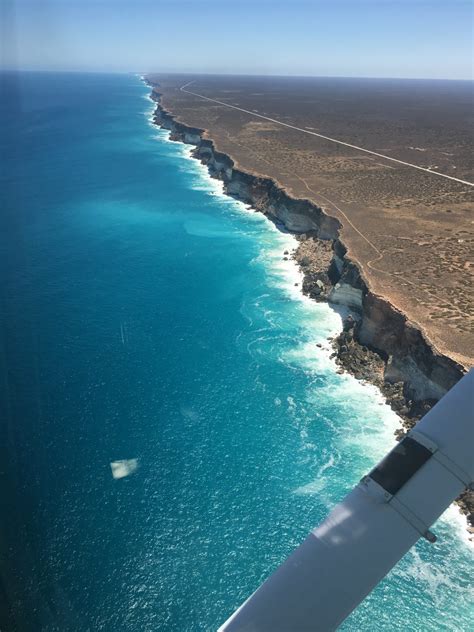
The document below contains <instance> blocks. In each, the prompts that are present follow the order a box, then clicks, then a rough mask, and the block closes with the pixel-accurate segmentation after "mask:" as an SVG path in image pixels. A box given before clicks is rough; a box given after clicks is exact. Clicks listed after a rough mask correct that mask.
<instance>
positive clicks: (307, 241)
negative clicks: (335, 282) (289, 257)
mask: <svg viewBox="0 0 474 632" xmlns="http://www.w3.org/2000/svg"><path fill="white" fill-rule="evenodd" d="M294 259H295V261H296V262H297V263H298V264H299V266H300V268H301V271H302V272H303V286H302V289H303V294H306V296H309V297H310V298H313V299H315V300H317V301H326V300H327V297H328V295H329V292H330V291H331V289H332V283H331V280H330V278H329V275H328V270H329V269H330V266H331V262H332V259H333V249H332V242H330V241H323V240H322V239H318V238H316V237H314V236H311V235H302V236H299V244H298V248H297V249H296V251H295V254H294Z"/></svg>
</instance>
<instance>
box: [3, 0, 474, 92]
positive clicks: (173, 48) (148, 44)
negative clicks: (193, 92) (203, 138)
mask: <svg viewBox="0 0 474 632" xmlns="http://www.w3.org/2000/svg"><path fill="white" fill-rule="evenodd" d="M0 4H1V9H0V20H1V23H2V25H3V26H2V27H1V32H0V38H1V40H2V43H1V45H0V46H1V50H0V53H1V58H2V62H1V63H2V66H3V67H8V68H29V69H58V70H98V71H102V70H105V71H109V70H112V71H122V70H125V71H137V72H144V71H151V70H156V71H170V72H210V73H245V74H290V75H324V76H327V75H329V76H366V77H427V78H449V79H470V78H472V68H473V57H472V55H473V47H472V35H473V5H472V3H471V2H470V1H466V0H294V1H291V0H286V1H285V2H283V1H280V0H252V1H248V0H188V1H184V0H0Z"/></svg>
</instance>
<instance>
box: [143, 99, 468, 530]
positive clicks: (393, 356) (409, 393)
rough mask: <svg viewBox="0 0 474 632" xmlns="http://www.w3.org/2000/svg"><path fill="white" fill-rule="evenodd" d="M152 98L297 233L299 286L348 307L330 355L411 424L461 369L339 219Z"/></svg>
mask: <svg viewBox="0 0 474 632" xmlns="http://www.w3.org/2000/svg"><path fill="white" fill-rule="evenodd" d="M152 98H153V99H154V101H156V103H157V107H156V111H155V114H154V122H155V123H156V124H157V125H159V126H160V127H162V128H164V129H167V130H169V131H170V132H171V135H170V138H171V140H176V141H180V142H183V143H187V144H190V145H193V146H194V147H195V149H194V150H193V155H194V157H195V158H196V159H198V160H200V161H201V162H202V163H203V164H205V165H207V168H208V170H209V173H210V175H211V176H212V177H215V178H218V179H220V180H222V181H223V184H224V190H225V191H226V193H227V194H228V195H231V196H233V197H234V198H236V199H238V200H241V201H243V202H245V203H247V204H250V205H251V206H252V207H253V208H254V209H255V210H257V211H260V212H261V213H264V214H265V215H266V216H267V217H269V218H270V219H271V220H272V221H273V222H274V223H275V224H276V225H277V226H278V227H280V228H281V229H282V230H286V231H288V232H291V233H294V234H295V235H296V236H297V238H298V240H299V242H300V245H299V247H298V248H297V250H296V252H295V254H294V257H295V259H296V261H297V262H298V263H299V265H300V267H301V270H302V272H303V275H304V281H303V288H302V289H303V292H304V293H305V294H307V295H309V296H311V297H312V298H314V299H315V300H318V301H321V300H322V301H327V302H329V303H332V304H336V305H342V306H344V307H347V308H349V309H350V311H351V315H350V316H349V317H348V318H347V319H346V320H345V322H344V326H343V331H342V332H341V334H340V335H339V336H338V337H337V338H336V339H335V340H334V341H333V346H334V353H333V356H332V357H334V359H335V360H336V362H338V364H340V365H341V366H342V367H343V368H344V369H345V370H347V371H349V372H350V373H352V374H353V375H355V377H357V378H358V379H362V380H366V381H369V382H371V383H373V384H376V385H377V386H378V387H379V388H380V389H381V391H382V393H383V394H384V396H385V397H386V399H387V403H388V404H389V405H390V406H391V407H392V409H393V410H394V411H395V412H397V414H398V415H399V416H400V418H401V420H402V423H403V425H404V427H405V428H407V429H408V428H411V427H412V426H413V425H414V424H415V423H416V422H417V421H418V419H420V418H421V417H422V416H423V415H424V414H426V412H428V410H429V409H430V408H431V407H432V406H433V405H434V404H435V403H436V402H437V401H438V400H439V399H440V398H441V397H443V395H444V394H445V393H446V392H447V391H448V390H449V389H450V388H452V386H454V384H455V383H456V382H457V381H458V380H459V379H461V377H462V376H463V374H464V373H465V370H464V368H463V367H462V366H461V365H460V364H458V363H457V362H455V361H454V360H452V359H451V358H449V357H447V356H445V355H442V354H440V353H439V352H438V351H437V350H436V349H435V347H434V346H433V345H432V343H431V342H430V341H429V340H428V339H427V338H426V336H425V335H424V334H423V332H422V331H421V330H420V328H418V327H417V326H416V325H415V324H414V323H412V322H410V321H408V319H407V318H406V316H405V315H404V314H403V313H402V312H401V311H399V310H398V309H396V308H395V307H394V306H393V305H392V304H391V303H390V302H388V301H387V300H385V299H383V298H382V297H380V296H378V295H376V294H374V293H373V292H372V291H371V289H370V287H369V286H368V283H367V281H366V279H365V278H364V276H363V274H362V273H361V270H360V268H359V266H358V265H357V263H356V262H354V261H352V260H351V259H350V257H349V256H348V254H347V248H346V246H345V245H344V243H343V241H342V239H341V236H340V233H341V228H342V225H341V223H340V222H339V220H337V219H336V218H334V217H330V216H328V215H326V213H325V212H324V211H323V210H322V209H321V208H320V207H318V206H317V205H316V204H314V203H313V202H311V201H309V200H305V199H295V198H293V197H291V196H290V195H288V193H287V192H286V191H284V190H283V189H282V188H280V187H279V186H278V185H277V184H276V183H275V182H274V181H273V180H272V179H270V178H264V177H261V176H258V175H254V174H250V173H245V172H243V171H241V170H240V169H238V168H236V167H235V165H234V162H233V161H232V159H231V158H230V157H229V156H227V155H226V154H223V153H221V152H219V151H217V150H216V149H215V147H214V144H213V142H212V141H211V140H209V139H207V138H203V135H204V133H205V130H202V129H198V128H194V127H190V126H188V125H185V124H184V123H181V122H179V121H176V120H175V118H174V117H173V115H172V114H170V113H169V112H167V111H166V110H165V109H164V108H163V106H162V105H161V104H160V94H159V92H157V91H156V90H155V89H153V92H152ZM447 423H449V420H447ZM398 435H399V436H402V435H403V431H402V430H400V431H399V432H398ZM458 504H459V506H460V508H461V511H462V512H463V513H464V514H466V515H467V518H468V521H469V523H470V525H471V526H470V529H469V530H470V531H471V532H474V493H473V492H470V491H467V490H466V491H465V492H464V493H463V494H462V495H461V497H460V498H459V499H458Z"/></svg>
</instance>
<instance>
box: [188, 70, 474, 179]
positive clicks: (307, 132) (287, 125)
mask: <svg viewBox="0 0 474 632" xmlns="http://www.w3.org/2000/svg"><path fill="white" fill-rule="evenodd" d="M193 83H194V80H193V81H188V83H185V84H184V85H183V86H181V88H180V90H181V92H186V93H187V94H192V95H193V96H195V97H199V98H200V99H204V100H205V101H211V102H212V103H217V104H218V105H223V106H224V107H226V108H231V109H232V110H239V112H245V114H250V115H251V116H256V117H257V118H261V119H265V120H266V121H270V122H272V123H276V124H277V125H282V126H283V127H289V128H290V129H295V130H296V131H297V132H303V133H304V134H310V136H317V137H318V138H323V139H324V140H328V141H330V142H331V143H336V144H338V145H344V146H345V147H350V148H351V149H356V150H358V151H363V152H365V153H366V154H371V155H372V156H377V157H378V158H383V159H384V160H390V161H391V162H396V163H398V164H400V165H404V166H405V167H412V168H413V169H418V170H419V171H425V172H426V173H429V174H431V175H432V176H438V177H439V178H447V179H448V180H454V181H455V182H460V183H461V184H465V185H467V186H469V187H474V182H468V181H467V180H461V179H460V178H455V177H454V176H448V175H447V174H445V173H439V171H433V170H432V169H428V168H427V167H420V166H419V165H414V164H412V163H411V162H405V161H404V160H399V159H398V158H393V157H392V156H385V155H384V154H379V153H378V152H376V151H372V150H371V149H366V148H365V147H358V146H357V145H351V144H350V143H346V142H344V141H342V140H337V138H331V137H330V136H324V135H323V134H318V133H317V132H311V131H309V130H307V129H303V128H302V127H296V125H290V124H289V123H284V122H283V121H278V120H277V119H273V118H270V117H269V116H264V115H263V114H258V113H257V112H252V110H245V109H244V108H239V107H238V106H237V105H231V104H230V103H225V102H224V101H218V100H217V99H211V98H210V97H205V96H204V95H202V94H198V93H197V92H192V91H191V90H187V89H186V88H187V87H188V86H190V85H191V84H193Z"/></svg>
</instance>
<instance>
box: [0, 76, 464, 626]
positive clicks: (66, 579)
mask: <svg viewBox="0 0 474 632" xmlns="http://www.w3.org/2000/svg"><path fill="white" fill-rule="evenodd" d="M1 85H2V105H1V110H2V122H3V132H2V137H1V150H2V153H1V155H2V156H3V157H4V158H6V160H3V161H2V162H3V165H2V170H1V198H2V214H1V233H0V253H1V262H0V263H1V272H0V273H1V275H2V279H1V313H0V318H1V338H0V340H1V347H0V374H1V380H0V393H1V402H2V410H3V411H4V412H3V413H2V420H1V421H0V424H1V425H0V428H1V445H0V450H1V451H0V457H1V458H0V463H1V469H0V471H1V477H0V485H1V488H0V491H1V498H2V500H1V503H2V504H1V513H2V521H1V524H0V573H1V575H0V577H1V585H0V604H1V605H2V613H1V615H0V623H1V622H2V621H3V622H4V624H3V627H1V626H0V627H1V629H2V631H3V630H9V629H19V630H21V631H22V632H24V631H26V632H29V631H30V630H31V631H35V632H36V631H38V630H44V631H48V632H49V631H61V632H66V631H69V630H71V631H74V632H82V631H86V630H87V631H89V630H91V631H97V630H104V631H109V630H110V631H112V630H117V629H118V630H124V631H125V630H126V631H135V630H143V631H145V630H146V631H152V630H153V631H156V630H163V631H173V632H174V631H176V632H178V631H179V632H184V631H201V630H205V631H208V630H209V631H211V630H215V629H216V628H217V627H218V625H219V624H220V623H222V622H223V621H224V620H225V619H226V618H227V617H228V616H229V615H230V614H231V613H232V612H233V610H234V609H235V608H236V607H237V606H239V605H240V604H241V602H242V601H243V600H244V599H245V598H246V597H247V596H248V595H249V594H250V593H251V592H253V591H254V590H255V589H256V588H257V586H258V585H259V584H260V583H261V582H262V581H263V580H264V579H265V577H267V576H268V574H269V573H270V572H271V571H272V570H273V569H274V568H276V567H277V566H278V565H279V564H280V563H281V562H282V561H283V560H284V559H285V557H286V556H287V555H288V554H289V553H290V552H291V551H292V550H293V549H294V548H295V547H296V546H297V545H298V544H299V543H300V542H301V541H302V540H303V539H304V537H305V536H306V534H307V533H308V532H309V531H310V530H311V529H312V528H313V527H314V526H315V525H316V524H317V523H318V522H320V521H321V520H322V519H323V518H324V517H325V516H326V514H327V513H328V512H329V511H330V509H331V508H332V507H333V506H334V505H335V504H336V503H337V502H338V501H339V500H341V499H342V498H343V496H344V495H345V494H346V493H347V492H348V491H349V490H350V489H351V488H352V487H353V486H354V485H355V484H356V483H357V482H358V481H359V479H360V478H361V476H362V475H363V474H365V473H367V472H368V471H369V470H370V469H371V467H372V466H373V465H374V464H375V463H376V462H377V460H378V459H380V458H381V457H382V456H383V454H384V453H385V452H386V451H387V450H388V449H389V448H390V447H391V446H392V445H393V444H394V443H395V439H394V436H393V433H394V430H395V429H396V428H397V427H398V420H397V417H396V416H395V414H394V413H393V412H392V411H391V410H390V409H389V408H388V407H387V406H386V405H385V404H384V402H383V399H382V398H381V396H380V394H379V393H378V392H377V390H376V389H375V388H374V387H371V386H369V385H364V384H361V383H359V382H357V381H356V380H355V379H353V378H352V377H350V376H348V375H340V374H338V373H337V367H336V365H335V364H334V362H333V360H331V358H330V354H331V348H330V343H329V341H328V338H330V337H331V336H333V335H334V334H335V333H337V332H338V331H339V330H340V328H341V315H340V314H338V313H336V312H334V311H333V310H332V309H331V308H330V307H329V306H327V305H325V304H316V303H314V302H312V301H310V300H309V299H307V298H305V297H303V296H302V294H301V292H300V286H301V276H300V274H299V272H298V270H297V268H296V266H295V264H294V263H293V262H292V261H291V260H288V261H285V260H284V252H285V251H286V250H287V251H288V252H291V251H292V250H293V249H294V248H295V245H296V242H295V240H294V238H293V237H292V236H291V235H288V234H284V233H282V232H280V231H279V230H277V228H276V227H275V226H274V225H273V224H272V223H271V222H270V221H268V220H267V219H266V218H265V217H264V216H262V215H261V214H259V213H256V212H254V211H252V209H250V208H247V207H246V206H245V205H243V204H242V203H240V202H237V201H235V200H232V199H230V198H228V197H226V196H224V195H223V194H222V188H221V185H220V183H219V182H217V181H214V180H212V179H210V178H209V177H208V175H207V171H206V169H205V167H203V166H202V165H201V164H199V163H198V162H197V161H195V160H194V159H192V158H191V157H190V149H189V147H186V146H184V145H182V144H180V143H174V142H171V141H170V140H169V134H168V132H166V131H163V130H159V129H157V128H156V127H155V126H153V125H152V124H151V114H152V111H153V106H152V103H151V101H150V100H149V98H148V94H149V88H147V87H146V86H145V85H144V84H143V83H142V82H141V81H140V79H139V77H137V76H134V75H125V74H124V75H100V74H54V73H5V74H3V75H2V76H1ZM295 284H297V285H295ZM318 344H320V345H321V347H318V346H317V345H318ZM122 460H126V461H127V462H126V463H124V464H120V463H119V464H117V461H122ZM111 464H115V465H114V467H113V468H112V467H111ZM113 474H115V477H114V476H113ZM122 475H123V476H122ZM433 531H434V532H435V533H436V534H437V535H438V541H437V542H436V544H434V545H432V544H429V543H427V542H426V541H420V542H419V543H418V544H417V546H416V547H415V548H414V549H413V550H412V551H410V552H409V553H408V554H407V555H406V556H405V558H404V559H403V560H402V561H401V562H400V563H399V564H398V565H397V567H396V568H395V569H394V570H393V571H392V572H391V573H390V575H389V576H388V577H387V578H386V579H385V580H384V581H383V582H382V583H381V584H380V585H379V586H378V587H377V589H376V590H375V591H374V592H373V593H372V594H371V595H370V596H369V597H368V598H367V599H366V600H365V601H364V602H363V603H362V604H361V605H360V606H359V608H358V609H357V610H356V611H355V612H354V613H353V614H352V615H351V616H350V617H349V619H347V620H346V622H345V623H344V624H343V625H342V626H341V630H345V631H351V632H356V631H357V632H360V631H367V632H369V631H373V630H387V631H388V630H390V631H392V630H403V631H406V630H410V631H423V632H425V631H434V630H436V631H437V630H443V631H444V630H446V631H447V630H449V631H466V630H468V629H473V628H474V613H473V608H472V603H473V601H472V600H473V596H474V595H473V588H472V576H471V569H472V566H471V565H472V547H471V545H469V543H468V542H467V539H466V531H465V528H464V525H463V521H462V519H461V518H460V516H459V514H458V512H457V510H456V509H454V508H451V509H449V510H448V512H447V513H446V514H445V515H444V516H443V517H442V518H441V519H440V520H439V521H438V523H437V524H436V525H435V526H434V528H433ZM14 619H16V621H17V627H16V628H15V627H14V625H13V620H14ZM289 632H290V631H289Z"/></svg>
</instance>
